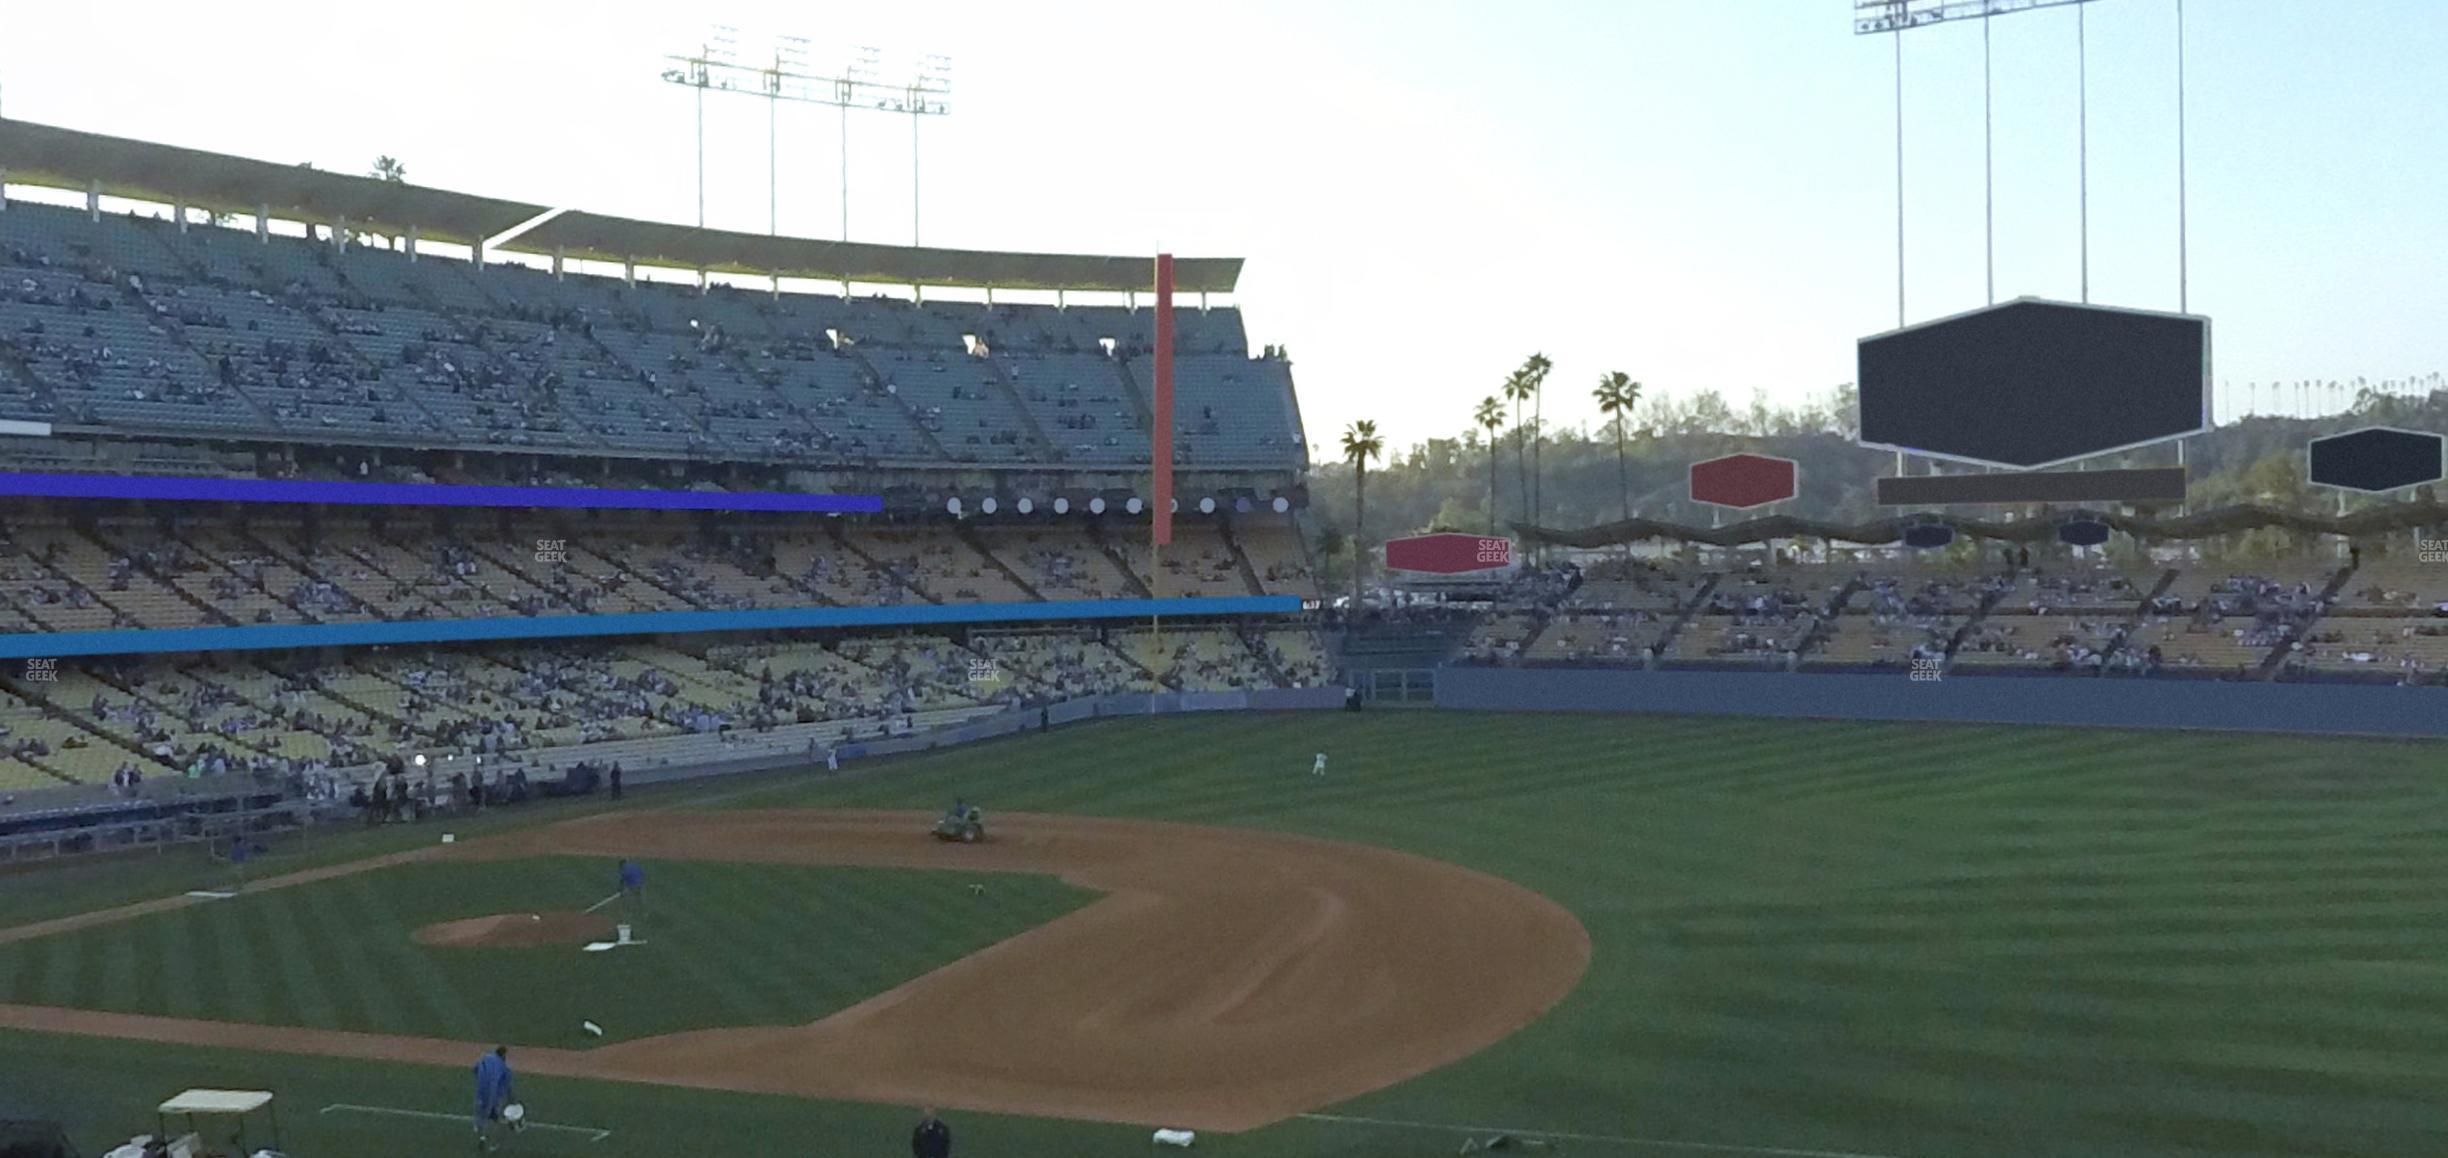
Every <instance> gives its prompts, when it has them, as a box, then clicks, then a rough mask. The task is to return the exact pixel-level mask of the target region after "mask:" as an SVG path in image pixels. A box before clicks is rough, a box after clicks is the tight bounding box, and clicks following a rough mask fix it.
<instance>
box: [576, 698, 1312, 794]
mask: <svg viewBox="0 0 2448 1158" xmlns="http://www.w3.org/2000/svg"><path fill="white" fill-rule="evenodd" d="M1343 698H1344V692H1343V689H1342V688H1341V687H1339V686H1338V687H1323V688H1250V689H1244V690H1236V691H1222V692H1166V693H1164V694H1162V695H1154V694H1150V693H1148V692H1127V693H1123V694H1121V695H1111V696H1090V697H1086V698H1083V699H1076V700H1060V701H1057V702H1055V703H1051V704H1047V705H1045V706H1043V707H1038V708H1013V709H1011V710H1010V711H1006V712H997V713H996V714H994V715H991V716H980V717H978V718H976V719H974V720H969V721H966V722H964V723H959V724H954V725H952V726H951V727H948V728H936V729H933V730H931V731H926V732H919V733H916V734H914V735H908V736H891V737H885V738H882V739H873V740H853V741H851V742H849V743H846V744H842V745H839V747H838V751H839V753H840V755H841V758H842V760H843V761H844V763H845V766H846V765H848V764H852V763H856V762H857V761H860V760H865V759H872V758H874V757H877V756H891V755H897V754H900V753H903V752H923V751H926V750H928V749H931V748H946V747H950V746H952V745H954V744H968V743H973V742H975V741H978V740H991V739H994V738H996V737H999V736H1010V735H1016V734H1018V733H1021V732H1033V731H1037V730H1040V729H1047V728H1054V727H1059V726H1061V725H1063V724H1076V723H1078V722H1080V721H1082V720H1093V719H1102V718H1119V717H1126V716H1171V715H1179V714H1182V713H1185V712H1293V711H1324V710H1328V709H1333V708H1340V707H1342V706H1343ZM808 763H809V761H808V757H807V750H806V749H805V748H801V747H796V746H792V747H787V748H780V749H774V750H769V751H764V752H759V753H756V754H753V755H743V756H740V757H737V758H734V759H729V760H722V761H696V762H690V763H686V764H674V765H669V766H653V767H647V768H644V769H642V770H641V771H638V772H634V773H629V774H628V775H627V776H626V777H625V780H626V782H628V783H635V784H652V783H655V782H657V781H662V780H693V779H696V778H698V777H701V776H718V775H722V774H724V773H729V772H755V771H763V770H767V769H773V768H792V767H803V766H806V765H807V764H808Z"/></svg>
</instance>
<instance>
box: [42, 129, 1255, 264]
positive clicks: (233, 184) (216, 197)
mask: <svg viewBox="0 0 2448 1158" xmlns="http://www.w3.org/2000/svg"><path fill="white" fill-rule="evenodd" d="M0 170H6V172H7V178H8V180H9V181H10V182H11V183H14V184H26V185H40V186H46V187H49V188H54V189H72V190H75V191H77V192H80V193H83V192H100V193H102V194H104V195H106V196H111V197H124V198H127V199H129V200H135V201H151V202H155V203H159V204H164V205H188V206H192V207H194V208H198V209H203V210H206V211H208V212H212V213H234V214H241V215H252V214H254V213H256V212H257V210H258V209H259V208H260V209H262V210H265V211H267V212H269V213H270V214H271V215H272V216H274V217H278V218H283V219H286V220H291V221H310V222H315V223H318V224H334V223H338V222H340V221H342V220H343V219H345V220H346V222H347V224H348V225H350V226H352V227H356V228H361V229H365V230H367V231H369V232H374V233H387V234H393V235H398V234H405V233H407V232H408V231H409V230H410V229H411V228H413V229H415V230H416V233H417V236H419V237H421V238H424V239H427V240H432V241H441V242H448V243H451V244H457V245H472V244H474V243H475V242H476V241H478V240H479V239H483V238H491V237H499V236H502V235H503V234H504V233H507V232H508V231H509V230H510V229H511V228H512V227H514V226H517V225H519V224H521V223H523V222H527V221H530V220H532V219H534V218H535V217H536V216H537V215H539V214H542V213H544V212H545V211H546V209H547V208H548V207H547V206H543V205H534V204H529V203H527V202H522V201H505V200H502V199H499V198H494V197H479V196H476V195H474V194H468V193H453V192H449V191H447V190H442V189H433V188H428V187H425V186H420V185H408V184H403V183H400V182H396V181H382V180H378V179H376V178H373V177H360V176H355V175H352V174H347V173H331V172H324V171H322V170H317V169H310V168H307V167H305V166H303V165H283V164H279V163H277V162H272V161H258V160H254V159H252V158H248V157H233V156H229V155H227V154H223V153H208V152H204V151H203V150H200V149H187V148H181V147H179V146H176V145H162V144H155V143H153V142H150V141H139V140H134V139H132V138H128V137H113V136H106V135H104V134H101V133H88V132H82V131H79V130H76V129H64V128H60V127H58V126H55V125H42V124H35V123H33V122H30V121H16V120H6V119H0ZM494 248H498V249H502V250H508V251H511V252H516V253H528V254H537V255H553V254H555V253H558V254H559V255H560V256H563V257H568V258H578V259H583V260H591V261H606V262H632V261H633V262H636V263H637V264H640V265H647V266H668V267H671V268H676V269H689V270H700V269H701V270H707V271H711V272H717V273H731V274H748V275H754V276H760V277H762V276H778V277H795V278H808V279H812V280H818V281H855V282H870V283H876V284H884V285H919V286H930V285H931V286H963V287H970V288H990V289H1036V290H1101V291H1110V292H1116V293H1122V292H1129V291H1132V290H1145V289H1148V288H1150V285H1151V283H1152V282H1153V281H1154V278H1155V273H1154V259H1153V257H1152V256H1130V257H1099V256H1092V255H1087V254H1060V253H997V252H989V251H981V250H963V249H921V248H916V247H913V246H901V245H867V244H861V243H856V242H840V241H818V240H815V239H812V238H802V237H772V236H769V235H766V234H762V233H740V232H733V231H728V230H721V229H699V228H696V227H694V226H687V225H671V224H665V223H662V222H654V221H637V220H631V219H628V218H621V217H607V216H604V215H602V214H597V213H588V212H584V211H580V210H571V211H568V212H564V213H561V214H558V215H556V216H554V217H552V218H549V219H547V220H546V221H544V222H542V223H541V224H538V225H537V226H535V227H534V228H531V229H529V230H527V231H526V232H524V233H521V234H519V235H517V236H516V237H513V238H511V239H509V240H508V241H507V242H506V243H504V244H502V245H500V246H498V247H494ZM1174 276H1175V285H1176V288H1178V289H1180V290H1181V291H1183V292H1185V293H1231V292H1232V291H1233V287H1234V285H1235V284H1237V283H1238V282H1239V281H1240V278H1241V259H1240V258H1237V257H1194V258H1183V259H1180V260H1178V261H1176V262H1175V263H1174Z"/></svg>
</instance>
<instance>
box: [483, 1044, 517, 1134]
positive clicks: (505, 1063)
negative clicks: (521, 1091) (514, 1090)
mask: <svg viewBox="0 0 2448 1158" xmlns="http://www.w3.org/2000/svg"><path fill="white" fill-rule="evenodd" d="M511 1097H512V1095H511V1092H510V1047H509V1046H506V1045H497V1046H494V1047H493V1052H491V1053H489V1054H486V1055H484V1056H483V1057H480V1058H477V1059H476V1148H477V1149H478V1150H491V1149H492V1148H493V1139H492V1137H491V1135H490V1134H489V1133H488V1131H489V1130H490V1129H491V1128H492V1126H493V1123H495V1122H498V1121H500V1120H501V1112H502V1107H504V1106H507V1105H509V1104H510V1102H511Z"/></svg>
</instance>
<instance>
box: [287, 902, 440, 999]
mask: <svg viewBox="0 0 2448 1158" xmlns="http://www.w3.org/2000/svg"><path fill="white" fill-rule="evenodd" d="M293 891H294V892H295V894H296V897H295V899H296V901H297V903H298V904H299V906H300V907H301V908H302V909H303V910H304V914H305V921H304V923H305V926H306V931H307V933H308V934H309V935H310V936H311V937H312V938H313V939H314V942H315V944H317V945H319V946H321V948H322V951H323V953H324V954H326V956H327V958H328V960H329V962H330V967H331V971H332V976H333V978H334V979H335V981H336V982H337V984H336V985H335V987H334V988H333V990H332V993H333V995H334V998H333V1002H332V1006H331V1016H332V1022H331V1025H330V1026H329V1027H327V1028H333V1029H363V1030H369V1031H373V1032H379V1033H406V1032H409V1031H411V1030H412V1029H413V1028H414V1027H415V1026H417V1025H418V1024H419V1022H418V1020H417V1019H416V1018H414V1017H412V1016H410V1015H409V1014H408V1013H407V1012H406V1011H404V1010H403V1009H402V1008H401V1006H400V1003H399V1002H398V1001H397V1000H395V999H394V998H393V997H392V992H391V986H390V984H389V980H388V978H386V977H385V976H384V974H383V972H382V970H381V969H379V968H377V967H376V965H375V961H374V957H373V955H372V954H370V953H369V952H368V951H367V950H368V948H369V946H370V944H371V941H370V939H371V938H372V937H374V936H377V935H379V934H377V933H375V932H373V931H371V930H368V929H366V928H365V927H364V926H363V925H362V924H359V923H358V918H359V916H360V914H359V912H358V911H357V909H356V908H355V907H354V906H352V905H350V904H349V898H350V894H349V892H348V891H347V890H345V889H341V888H321V887H316V888H302V889H296V890H293Z"/></svg>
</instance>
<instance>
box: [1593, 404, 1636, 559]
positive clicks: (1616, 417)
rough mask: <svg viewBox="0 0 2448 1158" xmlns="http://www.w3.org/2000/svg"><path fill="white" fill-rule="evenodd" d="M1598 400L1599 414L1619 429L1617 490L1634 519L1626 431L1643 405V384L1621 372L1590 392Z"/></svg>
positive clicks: (1625, 512)
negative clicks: (1625, 444)
mask: <svg viewBox="0 0 2448 1158" xmlns="http://www.w3.org/2000/svg"><path fill="white" fill-rule="evenodd" d="M1590 394H1591V397H1594V398H1596V399H1597V400H1598V412H1599V413H1600V414H1604V415H1606V416H1607V417H1608V418H1609V419H1611V420H1613V421H1612V425H1613V426H1614V427H1615V486H1616V489H1618V490H1620V491H1622V492H1623V517H1624V520H1625V521H1626V522H1629V521H1631V519H1632V476H1631V474H1630V469H1629V467H1627V466H1626V464H1625V459H1624V428H1625V427H1627V426H1629V425H1631V423H1632V408H1633V407H1634V406H1637V405H1639V404H1640V396H1641V384H1640V383H1638V382H1635V381H1633V380H1632V376H1631V375H1630V374H1626V373H1624V372H1623V371H1621V370H1616V371H1613V372H1611V373H1608V374H1606V375H1604V376H1602V377H1600V378H1599V379H1598V389H1596V390H1593V391H1591V392H1590Z"/></svg>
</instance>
